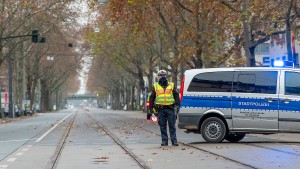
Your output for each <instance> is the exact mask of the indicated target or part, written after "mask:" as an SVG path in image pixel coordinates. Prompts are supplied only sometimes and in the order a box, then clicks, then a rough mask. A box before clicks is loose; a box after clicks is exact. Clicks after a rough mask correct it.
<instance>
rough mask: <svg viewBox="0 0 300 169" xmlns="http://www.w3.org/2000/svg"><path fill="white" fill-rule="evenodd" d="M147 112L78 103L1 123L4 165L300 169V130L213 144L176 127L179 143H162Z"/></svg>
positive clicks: (0, 155)
mask: <svg viewBox="0 0 300 169" xmlns="http://www.w3.org/2000/svg"><path fill="white" fill-rule="evenodd" d="M145 117H146V115H145V114H144V113H142V112H130V111H113V110H106V109H96V108H93V109H92V108H86V109H76V108H74V109H67V110H63V111H60V112H56V113H44V114H37V115H35V116H33V117H28V118H25V119H18V120H16V121H14V122H10V123H7V124H0V150H1V151H0V169H4V168H5V169H8V168H11V169H19V168H22V169H23V168H25V169H27V168H28V169H29V168H30V169H35V168H36V169H41V168H46V169H48V168H59V169H71V168H72V169H74V168H79V169H81V168H82V169H86V168H89V169H93V168H111V169H117V168H120V169H121V168H122V169H124V168H133V169H134V168H153V169H160V168H161V169H162V168H164V169H168V168H170V169H174V168H178V169H182V168H187V169H189V168H217V169H218V168H222V169H223V168H230V169H234V168H300V167H298V163H299V162H300V141H298V140H299V139H300V134H275V135H247V136H246V138H245V139H243V140H242V142H240V143H235V144H233V143H227V142H224V143H221V144H209V143H206V142H205V141H204V140H203V139H202V137H201V135H198V134H186V133H184V131H183V130H177V135H178V140H179V142H180V146H178V147H172V146H168V147H164V148H162V147H160V142H161V139H160V135H159V134H160V132H159V127H158V125H157V123H152V122H150V121H147V120H145Z"/></svg>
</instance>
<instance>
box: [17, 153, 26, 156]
mask: <svg viewBox="0 0 300 169" xmlns="http://www.w3.org/2000/svg"><path fill="white" fill-rule="evenodd" d="M23 154H24V153H17V154H16V155H17V156H21V155H23Z"/></svg>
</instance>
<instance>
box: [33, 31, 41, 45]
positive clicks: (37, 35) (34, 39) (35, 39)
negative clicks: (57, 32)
mask: <svg viewBox="0 0 300 169" xmlns="http://www.w3.org/2000/svg"><path fill="white" fill-rule="evenodd" d="M31 36H32V39H31V41H32V42H33V43H38V42H39V31H38V30H33V31H32V33H31Z"/></svg>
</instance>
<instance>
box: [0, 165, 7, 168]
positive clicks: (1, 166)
mask: <svg viewBox="0 0 300 169" xmlns="http://www.w3.org/2000/svg"><path fill="white" fill-rule="evenodd" d="M6 167H8V165H0V169H4V168H6Z"/></svg>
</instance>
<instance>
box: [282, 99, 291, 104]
mask: <svg viewBox="0 0 300 169" xmlns="http://www.w3.org/2000/svg"><path fill="white" fill-rule="evenodd" d="M280 101H282V102H284V103H289V102H290V101H291V99H280Z"/></svg>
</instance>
